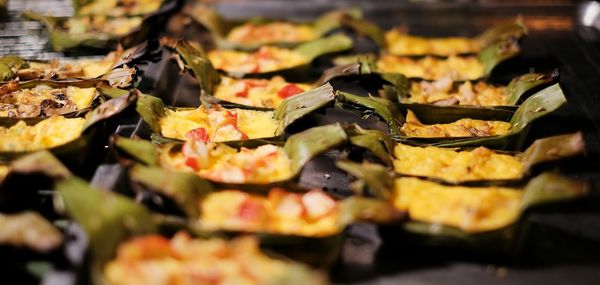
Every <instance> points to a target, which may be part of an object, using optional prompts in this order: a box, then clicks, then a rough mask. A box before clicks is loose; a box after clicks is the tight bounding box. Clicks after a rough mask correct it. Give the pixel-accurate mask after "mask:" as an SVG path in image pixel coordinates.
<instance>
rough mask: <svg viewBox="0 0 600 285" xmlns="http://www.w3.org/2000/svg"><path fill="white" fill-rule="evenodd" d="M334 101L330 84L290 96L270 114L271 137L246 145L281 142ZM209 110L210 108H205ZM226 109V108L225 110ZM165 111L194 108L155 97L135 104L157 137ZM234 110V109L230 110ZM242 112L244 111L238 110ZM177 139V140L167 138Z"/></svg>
mask: <svg viewBox="0 0 600 285" xmlns="http://www.w3.org/2000/svg"><path fill="white" fill-rule="evenodd" d="M333 101H334V94H333V87H331V85H330V84H325V85H323V86H321V87H319V88H316V89H312V90H309V91H306V92H304V93H301V94H298V95H295V96H292V97H290V98H288V99H286V100H284V101H283V103H281V104H280V105H279V106H278V107H277V109H275V110H273V111H266V110H265V111H259V112H272V113H273V119H274V120H275V121H277V123H278V127H277V129H276V130H275V133H274V134H273V135H272V136H271V137H262V138H249V139H248V140H249V141H248V142H245V143H246V144H247V143H251V141H253V140H255V139H261V140H267V141H268V140H274V141H275V140H281V139H282V138H283V136H284V135H285V130H286V129H287V128H288V127H289V126H290V125H291V124H293V123H294V122H296V121H298V120H299V119H301V118H303V117H304V116H306V115H308V114H310V113H312V112H315V111H317V110H319V109H321V108H324V107H326V106H327V105H330V104H331V103H332V102H333ZM207 107H208V108H210V106H207ZM225 109H227V108H225ZM167 110H173V111H182V110H194V108H173V107H166V106H165V105H164V104H163V102H162V100H160V99H159V98H156V97H152V96H148V95H142V96H141V97H140V99H139V100H138V103H137V111H138V113H139V114H140V116H141V117H142V119H143V120H144V121H145V122H146V123H147V124H148V125H149V126H150V128H151V129H152V131H153V132H155V133H156V134H157V135H162V129H161V126H160V123H159V122H160V120H161V119H162V118H164V117H166V116H167ZM231 110H234V109H231ZM238 110H241V111H243V110H244V109H238ZM168 139H177V138H168ZM227 143H232V144H239V141H229V142H227Z"/></svg>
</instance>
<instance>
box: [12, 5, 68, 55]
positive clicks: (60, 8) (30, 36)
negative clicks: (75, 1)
mask: <svg viewBox="0 0 600 285" xmlns="http://www.w3.org/2000/svg"><path fill="white" fill-rule="evenodd" d="M7 10H8V17H7V18H6V19H1V20H0V56H3V55H9V54H10V55H17V56H20V57H24V58H28V59H32V58H35V59H51V58H57V57H63V56H64V54H63V53H57V52H53V51H51V49H50V43H49V38H48V33H47V32H46V30H45V28H44V25H43V24H41V23H39V22H36V21H30V20H27V19H24V18H23V17H21V12H23V11H33V12H38V13H45V14H48V15H54V16H71V15H73V7H72V5H71V1H69V0H10V1H8V5H7Z"/></svg>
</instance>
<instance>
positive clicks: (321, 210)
mask: <svg viewBox="0 0 600 285" xmlns="http://www.w3.org/2000/svg"><path fill="white" fill-rule="evenodd" d="M302 204H303V205H304V208H305V209H306V214H307V216H308V217H309V218H311V219H318V218H320V217H323V216H326V215H328V214H329V213H331V212H332V211H333V210H334V209H335V206H336V204H335V200H333V199H332V198H331V197H329V196H328V195H327V194H325V193H323V191H321V190H316V189H315V190H311V191H309V192H308V193H306V194H304V195H302Z"/></svg>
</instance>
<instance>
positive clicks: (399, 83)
mask: <svg viewBox="0 0 600 285" xmlns="http://www.w3.org/2000/svg"><path fill="white" fill-rule="evenodd" d="M395 79H396V82H392V84H393V85H394V87H393V88H391V89H393V90H392V94H389V95H386V97H387V98H394V97H396V98H397V100H398V102H400V103H401V104H402V105H403V106H404V107H405V108H407V109H411V110H412V109H413V108H422V109H425V108H431V112H437V111H439V109H441V108H449V109H456V112H468V111H472V110H473V109H477V110H479V109H484V110H490V111H493V110H496V109H501V111H504V110H510V111H514V110H516V109H517V107H518V104H519V102H520V101H521V99H522V98H523V95H525V94H526V93H527V92H528V91H530V90H532V89H534V88H536V87H539V86H544V85H547V84H549V83H551V82H554V81H556V80H557V79H558V70H555V71H553V72H551V73H547V74H540V73H527V74H524V75H521V76H518V77H515V78H514V79H513V80H511V82H510V83H509V84H508V85H507V86H504V87H502V88H503V89H504V91H505V94H506V96H508V97H507V98H506V103H505V104H503V105H498V106H474V105H458V104H457V105H444V104H436V103H411V102H410V101H409V98H410V96H411V94H410V93H411V85H412V84H413V82H415V81H414V80H410V79H408V78H406V77H405V76H403V75H401V74H399V75H398V76H397V77H396V78H395ZM457 83H458V82H455V83H454V86H453V87H452V88H453V89H454V88H457V87H458V86H457ZM458 84H460V83H458ZM473 84H476V82H473ZM388 92H389V91H388ZM465 109H466V110H465Z"/></svg>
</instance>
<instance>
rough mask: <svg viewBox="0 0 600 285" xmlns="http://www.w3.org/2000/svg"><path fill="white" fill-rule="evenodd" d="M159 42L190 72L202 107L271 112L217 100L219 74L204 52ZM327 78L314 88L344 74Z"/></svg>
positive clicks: (184, 44)
mask: <svg viewBox="0 0 600 285" xmlns="http://www.w3.org/2000/svg"><path fill="white" fill-rule="evenodd" d="M161 42H162V43H163V45H164V46H167V47H169V48H171V49H173V50H174V51H175V52H174V53H173V55H172V57H173V58H175V60H176V61H177V62H178V65H179V66H180V67H181V69H182V71H183V70H191V71H192V73H193V75H194V76H195V78H196V79H197V80H198V83H199V85H200V89H201V92H200V100H201V102H202V104H203V105H211V104H219V105H221V106H223V107H225V108H242V109H251V110H264V111H269V110H273V109H272V108H263V107H256V106H248V105H242V104H237V103H233V102H229V101H225V100H221V99H218V98H216V97H214V96H213V94H214V92H215V89H216V86H217V84H218V83H219V81H220V74H219V73H218V71H217V70H216V69H215V68H214V67H213V65H212V64H211V63H210V61H209V60H208V59H207V58H206V53H205V52H204V50H203V49H202V48H201V47H200V46H198V45H195V44H193V43H191V42H189V41H186V40H177V41H176V40H173V39H169V38H162V39H161ZM326 72H327V74H328V75H329V76H328V78H323V79H321V80H319V81H318V82H316V83H314V84H313V87H314V88H317V87H319V86H322V85H325V84H326V83H327V82H328V81H329V80H331V79H333V78H335V77H337V76H343V75H344V72H342V71H336V70H335V68H334V69H333V70H329V71H326Z"/></svg>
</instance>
